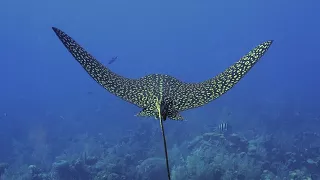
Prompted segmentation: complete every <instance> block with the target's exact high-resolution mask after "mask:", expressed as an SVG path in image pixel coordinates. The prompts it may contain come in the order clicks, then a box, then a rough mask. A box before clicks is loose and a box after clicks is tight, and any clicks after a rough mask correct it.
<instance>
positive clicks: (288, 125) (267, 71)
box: [0, 0, 320, 180]
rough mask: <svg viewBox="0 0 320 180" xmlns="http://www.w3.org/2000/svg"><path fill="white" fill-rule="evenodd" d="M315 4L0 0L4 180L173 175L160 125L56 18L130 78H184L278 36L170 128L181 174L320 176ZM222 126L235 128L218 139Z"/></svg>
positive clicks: (243, 179)
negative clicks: (117, 90) (233, 80)
mask: <svg viewBox="0 0 320 180" xmlns="http://www.w3.org/2000/svg"><path fill="white" fill-rule="evenodd" d="M319 9H320V2H318V1H315V0H309V1H297V0H293V1H289V0H282V1H279V0H269V1H253V0H243V1H236V0H226V1H209V0H202V1H191V0H184V1H182V0H176V1H169V0H162V1H147V0H136V1H129V0H107V1H101V0H92V1H84V0H68V1H62V0H55V1H47V0H42V1H40V0H29V1H22V0H1V1H0V22H1V25H0V27H1V28H0V67H1V71H0V82H1V86H0V87H1V88H0V176H1V179H3V180H53V179H57V180H60V179H61V180H100V179H101V180H148V179H152V180H158V179H159V180H163V179H168V178H167V174H166V173H167V172H166V166H165V159H164V147H163V141H162V136H161V130H160V126H159V120H155V119H154V118H153V117H151V118H145V117H137V116H134V115H135V114H137V113H138V112H139V111H141V109H140V108H138V107H136V106H134V105H132V104H130V103H128V102H125V101H123V100H122V99H120V98H118V97H116V96H114V95H112V94H111V93H109V92H108V91H106V90H105V89H103V88H102V87H101V86H100V85H99V84H97V83H96V82H95V81H94V80H93V79H92V78H91V77H90V76H89V75H88V74H87V73H86V72H85V71H84V70H83V69H82V68H81V66H80V65H79V64H78V63H77V62H76V61H75V60H74V58H73V57H72V56H71V55H70V53H68V52H67V50H66V49H65V48H64V47H63V45H62V44H61V42H59V39H58V38H57V37H56V35H55V34H54V32H53V31H52V29H51V27H53V26H54V27H58V28H61V29H62V30H63V31H65V32H66V33H68V34H69V35H70V36H71V37H73V38H74V39H75V40H76V41H77V42H78V43H79V44H81V45H82V46H83V47H84V48H85V49H86V50H87V51H88V52H90V53H91V54H92V55H93V56H94V57H96V58H97V59H98V60H99V61H100V62H101V63H102V64H104V65H106V66H107V67H108V68H110V69H111V70H112V71H114V72H116V73H118V74H120V75H122V76H125V77H129V78H140V77H143V76H146V75H148V74H154V73H160V74H168V75H171V76H174V77H176V78H178V79H179V80H182V81H184V82H201V81H204V80H207V79H209V78H212V77H214V76H216V75H217V74H219V73H221V72H223V71H224V70H225V69H226V68H228V67H229V66H230V65H232V64H233V63H234V62H236V61H238V60H239V59H240V58H241V57H242V56H244V55H245V54H247V53H248V52H249V51H250V50H251V49H253V48H254V47H256V46H257V45H258V44H260V43H262V42H264V41H266V40H274V42H273V44H272V46H271V47H270V49H269V50H268V52H266V54H265V55H264V56H263V57H262V58H261V60H260V62H258V63H257V64H256V65H255V66H254V67H253V68H252V70H251V71H250V72H249V73H248V74H247V75H246V76H245V77H244V78H243V79H242V80H240V82H239V83H238V84H237V85H235V87H234V88H232V89H231V90H230V91H229V92H227V93H226V94H224V95H222V96H221V97H219V98H218V99H216V100H214V101H212V102H211V103H209V104H207V105H205V106H202V107H199V108H196V109H191V110H187V111H185V112H182V113H181V114H182V116H183V117H184V119H185V120H184V121H173V120H170V119H168V120H166V121H165V122H164V127H165V131H166V138H167V144H168V154H169V163H170V164H169V165H170V171H171V179H173V180H186V179H190V180H212V179H214V180H220V179H221V180H229V179H230V180H237V179H238V180H256V179H257V180H258V179H262V180H265V179H275V180H278V179H279V180H282V179H283V180H286V179H288V180H289V179H297V180H300V179H301V180H302V179H315V180H317V179H320V94H319V92H320V81H319V78H320V74H319V73H320V71H319V68H320V60H319V52H320V43H319V42H320V21H319V18H320V11H319ZM114 57H117V59H116V60H115V61H114V62H113V63H111V64H109V63H108V62H109V61H110V60H111V59H112V58H114ZM221 123H227V124H228V125H230V126H232V132H231V133H229V134H224V133H217V131H216V129H217V127H219V125H220V124H221Z"/></svg>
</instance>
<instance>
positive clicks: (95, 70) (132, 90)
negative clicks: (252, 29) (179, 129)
mask: <svg viewBox="0 0 320 180" xmlns="http://www.w3.org/2000/svg"><path fill="white" fill-rule="evenodd" d="M52 29H53V30H54V32H55V33H56V35H57V36H58V37H59V39H60V40H61V41H62V43H63V44H64V46H65V47H66V48H67V49H68V50H69V52H70V53H71V54H72V55H73V57H74V58H75V59H76V60H77V61H78V62H79V63H80V65H81V66H82V67H83V68H84V69H85V70H86V71H87V73H88V74H89V75H90V76H91V77H92V78H93V79H94V80H95V81H96V82H98V83H99V84H100V85H101V86H102V87H104V88H105V89H106V90H108V91H109V92H110V93H112V94H114V95H116V96H118V97H120V98H122V99H124V100H126V101H128V102H130V103H132V104H135V105H137V106H138V107H140V108H142V109H143V110H142V111H141V112H139V113H138V114H137V116H149V117H155V118H157V119H159V115H158V109H157V105H160V109H161V116H162V117H161V118H162V119H163V120H166V119H167V118H170V119H173V120H183V117H182V116H181V115H180V114H179V112H181V111H184V110H187V109H192V108H196V107H199V106H202V105H205V104H207V103H209V102H210V101H212V100H214V99H216V98H218V97H220V96H221V95H222V94H224V93H225V92H227V91H228V90H230V89H231V88H232V87H233V86H234V85H235V84H236V83H237V82H239V80H240V79H241V78H242V77H243V76H244V75H245V74H246V73H247V72H248V71H249V70H250V69H251V68H252V67H253V66H254V65H255V63H256V62H257V61H258V60H259V59H260V58H261V57H262V56H263V55H264V53H265V52H266V51H267V50H268V48H269V47H270V45H271V44H272V41H266V42H264V43H262V44H260V45H258V46H257V47H256V48H254V49H253V50H251V51H250V52H249V53H248V54H247V55H245V56H243V57H242V58H241V59H240V60H239V61H238V62H236V63H235V64H234V65H232V66H230V67H229V68H228V69H227V70H225V71H224V72H222V73H220V74H219V75H217V76H216V77H214V78H212V79H209V80H207V81H204V82H201V83H185V82H182V81H180V80H178V79H176V78H174V77H172V76H169V75H163V74H151V75H147V76H145V77H142V78H140V79H129V78H125V77H123V76H120V75H118V74H116V73H114V72H112V71H111V70H109V69H108V68H107V67H105V66H103V65H102V64H101V63H100V62H99V61H97V60H96V59H95V58H94V57H93V56H92V55H90V54H89V53H88V52H87V51H85V50H84V49H83V48H82V47H81V46H80V45H79V44H78V43H77V42H76V41H74V40H73V39H72V38H71V37H70V36H68V35H67V34H66V33H64V32H63V31H61V30H59V29H58V28H55V27H53V28H52Z"/></svg>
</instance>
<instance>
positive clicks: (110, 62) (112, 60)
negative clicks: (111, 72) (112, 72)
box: [108, 56, 118, 64]
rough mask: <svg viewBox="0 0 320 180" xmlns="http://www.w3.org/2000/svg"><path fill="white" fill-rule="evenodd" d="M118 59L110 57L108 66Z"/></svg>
mask: <svg viewBox="0 0 320 180" xmlns="http://www.w3.org/2000/svg"><path fill="white" fill-rule="evenodd" d="M117 59H118V56H115V57H112V59H111V60H110V61H109V63H108V64H112V63H113V62H115V61H116V60H117Z"/></svg>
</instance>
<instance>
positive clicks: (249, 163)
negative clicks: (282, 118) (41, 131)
mask: <svg viewBox="0 0 320 180" xmlns="http://www.w3.org/2000/svg"><path fill="white" fill-rule="evenodd" d="M146 133H147V132H144V134H143V133H141V131H138V132H135V133H133V134H132V135H131V136H127V137H123V138H122V139H121V140H120V141H119V142H118V143H117V144H114V145H110V144H108V143H107V142H105V141H103V140H97V139H96V138H93V137H90V136H86V137H85V138H82V139H85V141H86V143H85V144H86V147H87V148H86V150H83V148H82V149H81V148H79V146H77V144H78V145H79V144H81V143H82V144H83V143H84V142H82V141H77V142H75V144H74V145H73V147H70V148H69V149H66V150H65V151H64V153H63V154H61V155H60V156H58V157H56V158H55V159H54V162H53V163H50V164H48V163H46V164H45V163H42V164H41V163H38V164H36V163H35V164H25V165H23V166H19V168H17V167H16V166H15V165H13V164H10V163H9V164H8V163H1V164H0V176H1V179H3V180H53V179H55V180H135V179H136V180H149V179H152V180H157V179H159V180H164V179H167V174H166V166H165V160H164V154H163V147H162V143H161V142H160V141H159V142H156V143H155V142H154V141H153V139H152V135H151V134H146ZM148 133H151V132H148ZM142 136H143V137H144V138H143V137H142ZM146 137H149V138H146ZM275 139H276V138H275V137H273V136H271V135H256V136H254V137H253V138H251V139H247V138H244V137H243V136H241V135H239V134H236V133H230V134H220V133H216V132H208V133H204V134H201V135H199V136H197V137H195V138H191V139H189V140H187V141H184V142H182V143H180V144H179V145H177V144H175V145H172V146H170V147H169V158H170V169H171V177H172V178H171V179H172V180H187V179H190V180H212V179H214V180H269V179H270V180H293V179H297V180H309V179H310V180H311V179H320V136H319V135H318V134H316V133H311V132H303V133H299V134H297V135H296V136H295V137H294V140H293V142H294V143H293V144H292V146H291V148H290V149H287V148H283V147H282V145H281V144H279V143H277V141H276V140H275ZM79 149H81V150H79ZM44 164H45V165H44Z"/></svg>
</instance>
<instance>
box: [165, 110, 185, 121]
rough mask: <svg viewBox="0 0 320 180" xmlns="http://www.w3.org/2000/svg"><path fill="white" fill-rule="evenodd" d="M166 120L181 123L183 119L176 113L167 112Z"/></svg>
mask: <svg viewBox="0 0 320 180" xmlns="http://www.w3.org/2000/svg"><path fill="white" fill-rule="evenodd" d="M168 118H170V119H172V120H176V121H182V120H184V118H183V117H182V115H181V114H180V113H179V112H178V111H169V113H168Z"/></svg>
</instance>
